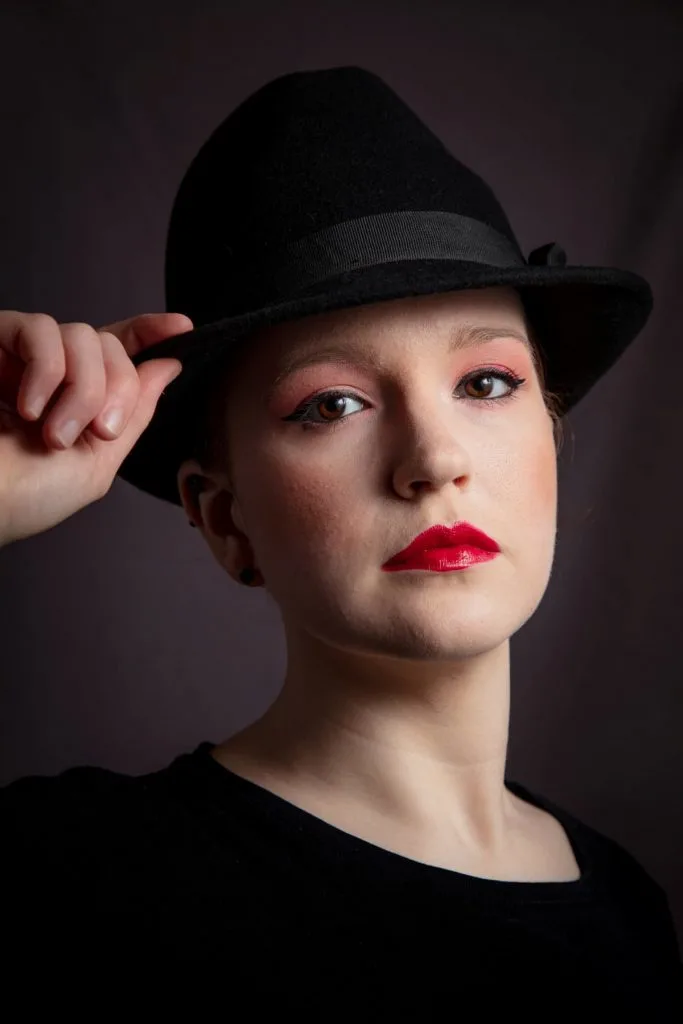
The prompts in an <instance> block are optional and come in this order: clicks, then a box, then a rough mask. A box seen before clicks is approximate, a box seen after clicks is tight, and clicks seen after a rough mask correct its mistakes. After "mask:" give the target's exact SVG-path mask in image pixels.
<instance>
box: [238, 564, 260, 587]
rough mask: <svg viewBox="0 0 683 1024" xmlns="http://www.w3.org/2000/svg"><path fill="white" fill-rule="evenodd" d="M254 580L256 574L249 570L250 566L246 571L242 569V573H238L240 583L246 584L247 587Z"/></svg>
mask: <svg viewBox="0 0 683 1024" xmlns="http://www.w3.org/2000/svg"><path fill="white" fill-rule="evenodd" d="M255 579H256V573H255V572H254V570H253V569H252V568H251V566H247V568H246V569H242V571H241V572H240V580H241V582H242V583H246V585H247V586H249V585H250V584H251V583H253V582H254V580H255Z"/></svg>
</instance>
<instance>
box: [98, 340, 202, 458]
mask: <svg viewBox="0 0 683 1024" xmlns="http://www.w3.org/2000/svg"><path fill="white" fill-rule="evenodd" d="M182 369H183V364H182V363H181V362H180V361H179V360H178V359H149V360H147V362H144V363H141V364H140V365H139V366H138V367H137V371H138V376H139V378H140V393H139V396H138V402H137V405H136V406H135V409H134V410H133V412H132V413H131V415H130V416H129V418H128V422H127V423H126V426H125V427H124V429H123V430H122V431H121V434H120V435H119V436H118V437H117V438H114V439H113V440H111V441H102V442H101V445H102V450H103V451H105V452H107V453H108V455H109V456H110V457H111V459H112V460H113V461H114V462H115V463H116V464H117V468H118V466H120V465H121V463H122V462H123V460H124V459H125V458H126V456H127V455H128V454H129V452H130V451H131V450H132V449H133V447H134V446H135V444H136V443H137V441H138V439H139V438H140V435H141V434H142V433H143V432H144V431H145V430H146V429H147V427H148V426H149V424H150V422H151V420H152V417H153V416H154V413H155V410H156V407H157V403H158V401H159V399H160V397H161V395H162V393H163V390H164V388H166V387H168V385H169V384H170V383H171V381H173V380H175V379H176V377H177V376H179V374H180V373H181V371H182ZM105 457H106V456H105Z"/></svg>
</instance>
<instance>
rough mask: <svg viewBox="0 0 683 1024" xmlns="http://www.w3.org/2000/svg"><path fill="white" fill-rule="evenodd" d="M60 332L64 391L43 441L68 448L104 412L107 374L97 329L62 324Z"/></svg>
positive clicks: (45, 426)
mask: <svg viewBox="0 0 683 1024" xmlns="http://www.w3.org/2000/svg"><path fill="white" fill-rule="evenodd" d="M59 329H60V331H61V335H62V349H63V352H64V361H65V370H64V376H63V380H62V385H63V388H62V393H61V394H60V396H59V398H58V399H57V401H56V402H55V405H54V407H53V408H52V409H51V411H50V414H49V415H48V417H47V418H46V420H45V423H44V425H43V439H44V440H45V443H46V444H51V445H53V446H55V447H57V448H68V447H69V445H71V444H73V443H74V441H75V440H76V438H77V437H79V436H80V434H81V433H82V432H83V431H84V430H85V428H86V427H87V425H88V424H89V423H90V421H91V420H92V419H93V418H94V417H95V416H97V414H98V413H99V412H100V410H101V409H102V406H103V405H104V400H105V396H106V393H107V375H106V371H105V367H104V358H103V354H102V343H101V340H100V335H99V334H98V333H97V331H96V330H95V328H94V327H91V326H90V325H89V324H83V323H69V324H60V325H59ZM117 344H118V342H117Z"/></svg>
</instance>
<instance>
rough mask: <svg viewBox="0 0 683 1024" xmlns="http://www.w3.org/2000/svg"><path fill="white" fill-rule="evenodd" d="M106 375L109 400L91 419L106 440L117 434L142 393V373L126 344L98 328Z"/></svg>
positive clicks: (125, 423)
mask: <svg viewBox="0 0 683 1024" xmlns="http://www.w3.org/2000/svg"><path fill="white" fill-rule="evenodd" d="M99 339H100V343H101V350H102V360H103V365H104V371H105V375H106V400H105V402H104V405H103V406H102V405H100V407H99V409H98V411H97V412H96V413H95V416H94V418H93V420H92V422H91V423H90V429H91V430H92V431H93V432H94V433H96V434H97V435H98V436H99V437H101V438H103V439H104V440H105V441H106V440H109V439H110V438H113V437H118V436H119V434H121V433H122V431H123V430H125V428H126V425H127V424H128V420H129V419H130V416H131V414H132V412H133V410H134V409H135V407H136V405H137V404H138V398H139V397H140V377H139V376H138V371H137V369H136V368H135V366H134V365H133V363H132V362H131V361H130V359H129V357H128V355H127V354H126V352H125V350H124V348H123V345H122V344H121V342H120V341H119V339H118V338H116V337H115V336H114V335H113V334H111V333H109V332H107V331H101V332H99Z"/></svg>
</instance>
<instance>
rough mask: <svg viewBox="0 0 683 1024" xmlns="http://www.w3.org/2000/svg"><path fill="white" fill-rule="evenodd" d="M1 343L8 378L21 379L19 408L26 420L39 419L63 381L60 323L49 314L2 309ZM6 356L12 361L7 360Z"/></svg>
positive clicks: (62, 349) (0, 318)
mask: <svg viewBox="0 0 683 1024" xmlns="http://www.w3.org/2000/svg"><path fill="white" fill-rule="evenodd" d="M0 340H1V342H2V354H3V364H7V366H5V365H3V371H7V372H6V373H5V376H6V377H7V378H9V379H10V380H11V379H12V378H14V379H15V380H16V378H17V376H20V383H19V391H18V394H17V409H18V411H19V412H20V413H21V415H22V416H24V417H25V418H26V419H32V420H35V419H38V417H39V416H40V414H41V413H42V411H43V409H44V407H45V405H46V404H47V401H48V399H49V398H50V396H51V395H52V393H53V392H54V390H55V388H56V387H57V385H58V384H59V383H60V381H62V380H63V379H64V372H65V358H64V346H63V344H62V335H61V331H60V329H59V324H58V323H57V321H56V320H55V319H54V318H53V317H51V316H48V315H47V313H21V312H19V311H18V310H15V309H10V310H2V311H0ZM6 355H7V356H9V357H10V358H9V360H7V359H5V358H4V357H5V356H6ZM17 371H19V373H18V372H17ZM8 397H9V393H8Z"/></svg>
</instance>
